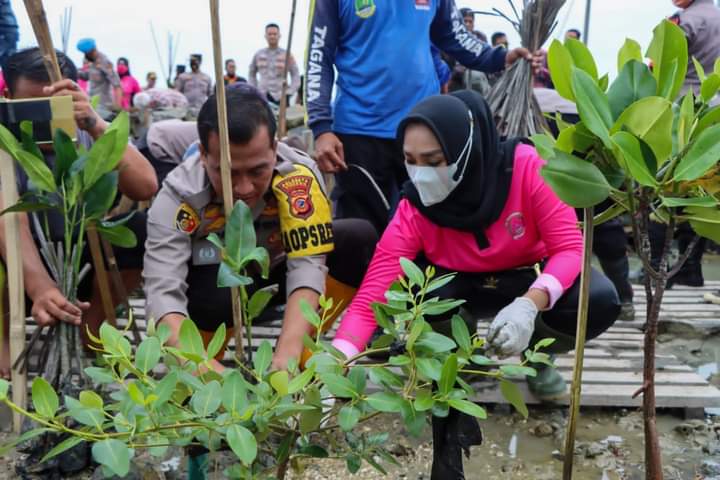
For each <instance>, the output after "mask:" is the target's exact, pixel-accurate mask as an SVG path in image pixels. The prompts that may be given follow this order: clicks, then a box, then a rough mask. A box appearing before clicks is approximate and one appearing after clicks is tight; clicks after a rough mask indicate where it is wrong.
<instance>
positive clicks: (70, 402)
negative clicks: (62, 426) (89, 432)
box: [64, 395, 105, 432]
mask: <svg viewBox="0 0 720 480" xmlns="http://www.w3.org/2000/svg"><path fill="white" fill-rule="evenodd" d="M64 403H65V408H66V409H67V412H68V414H69V415H70V416H71V417H72V418H74V419H75V420H77V421H78V422H80V423H82V424H83V425H87V426H88V427H94V428H96V429H97V430H98V431H101V432H102V431H103V428H102V424H103V421H104V420H105V415H104V414H103V411H102V410H101V409H99V408H90V407H87V406H85V405H83V404H82V403H80V402H79V401H78V400H76V399H74V398H72V397H68V396H67V395H66V396H65V398H64Z"/></svg>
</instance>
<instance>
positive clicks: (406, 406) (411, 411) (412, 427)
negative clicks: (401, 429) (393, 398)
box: [400, 400, 427, 438]
mask: <svg viewBox="0 0 720 480" xmlns="http://www.w3.org/2000/svg"><path fill="white" fill-rule="evenodd" d="M400 415H401V416H402V419H403V421H404V422H405V428H406V429H407V431H408V433H409V434H410V435H412V436H413V437H416V438H417V437H420V435H422V433H423V430H424V429H425V426H426V425H427V421H426V419H427V414H426V413H425V412H418V411H417V410H415V408H414V407H413V404H412V402H410V401H408V400H403V403H402V408H401V409H400Z"/></svg>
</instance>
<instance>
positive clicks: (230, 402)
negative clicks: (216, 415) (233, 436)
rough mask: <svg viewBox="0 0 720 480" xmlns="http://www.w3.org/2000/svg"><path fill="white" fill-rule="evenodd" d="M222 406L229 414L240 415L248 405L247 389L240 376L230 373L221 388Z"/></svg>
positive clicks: (236, 372)
mask: <svg viewBox="0 0 720 480" xmlns="http://www.w3.org/2000/svg"><path fill="white" fill-rule="evenodd" d="M221 397H222V406H223V407H225V410H227V411H228V412H230V413H241V412H242V411H243V410H244V409H245V407H247V404H248V398H247V388H246V387H245V382H244V380H243V378H242V375H240V373H239V372H238V371H234V372H232V373H231V374H230V375H228V377H227V378H225V381H224V382H223V386H222V393H221Z"/></svg>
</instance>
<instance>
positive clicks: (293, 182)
mask: <svg viewBox="0 0 720 480" xmlns="http://www.w3.org/2000/svg"><path fill="white" fill-rule="evenodd" d="M312 185H313V177H311V176H308V175H293V176H290V177H287V178H285V179H284V180H282V181H281V182H278V184H277V188H278V189H279V190H280V191H281V192H283V193H284V194H285V196H286V197H287V202H288V206H289V207H290V215H292V216H293V217H295V218H299V219H301V220H307V219H308V218H310V216H312V214H313V212H314V211H315V208H314V207H313V203H312V193H311V190H312Z"/></svg>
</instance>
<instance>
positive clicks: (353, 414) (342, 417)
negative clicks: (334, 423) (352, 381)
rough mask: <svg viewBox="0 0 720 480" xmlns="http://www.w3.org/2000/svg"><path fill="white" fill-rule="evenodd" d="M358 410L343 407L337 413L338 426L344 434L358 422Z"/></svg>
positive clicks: (349, 406)
mask: <svg viewBox="0 0 720 480" xmlns="http://www.w3.org/2000/svg"><path fill="white" fill-rule="evenodd" d="M360 415H361V412H360V409H359V408H357V407H356V406H354V405H350V404H348V405H345V406H344V407H342V408H341V409H340V412H339V413H338V425H340V428H342V429H343V431H345V432H349V431H350V430H352V429H353V428H355V425H357V423H358V422H359V421H360Z"/></svg>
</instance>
